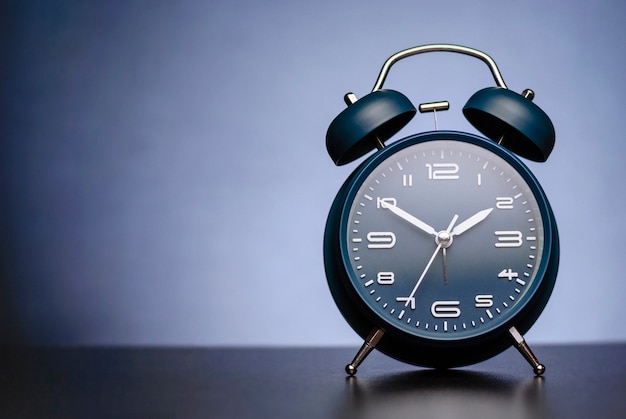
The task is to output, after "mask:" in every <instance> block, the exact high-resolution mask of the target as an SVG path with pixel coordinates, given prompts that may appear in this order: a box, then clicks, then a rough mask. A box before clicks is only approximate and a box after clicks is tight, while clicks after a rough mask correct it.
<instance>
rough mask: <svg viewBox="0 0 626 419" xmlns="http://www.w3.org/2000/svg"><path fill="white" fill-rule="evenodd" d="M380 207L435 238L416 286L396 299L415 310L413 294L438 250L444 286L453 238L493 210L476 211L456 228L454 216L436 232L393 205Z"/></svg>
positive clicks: (385, 202)
mask: <svg viewBox="0 0 626 419" xmlns="http://www.w3.org/2000/svg"><path fill="white" fill-rule="evenodd" d="M381 206H382V207H383V208H385V209H388V210H389V211H391V212H392V213H393V214H395V215H397V216H398V217H400V218H402V219H403V220H405V221H407V222H408V223H410V224H411V225H413V226H415V227H417V228H418V229H420V230H422V231H423V232H425V233H428V234H430V235H432V236H435V243H436V244H437V248H436V249H435V251H434V253H433V255H432V256H431V257H430V260H429V261H428V263H427V264H426V268H425V269H424V271H423V272H422V274H421V275H420V277H419V279H418V280H417V284H415V287H414V288H413V291H411V294H410V295H409V296H408V297H397V298H396V301H398V302H404V303H405V307H408V306H409V304H410V305H411V309H415V293H416V292H417V289H418V288H419V286H420V284H421V283H422V281H423V280H424V277H425V276H426V274H427V273H428V270H429V269H430V266H431V265H432V263H433V261H434V260H435V257H437V254H438V253H439V251H440V250H441V251H442V259H443V282H444V284H447V283H448V267H447V248H448V247H450V246H451V245H452V240H453V238H454V236H458V235H460V234H463V233H465V232H466V231H467V230H469V229H471V228H472V227H474V226H475V225H477V224H478V223H480V222H481V221H483V220H484V219H486V218H487V216H488V215H489V214H490V213H491V211H493V208H487V209H484V210H482V211H478V212H477V213H476V214H474V215H472V216H471V217H469V218H468V219H467V220H465V221H463V222H462V223H460V224H458V225H457V226H456V227H454V224H455V223H456V221H457V220H458V218H459V216H458V215H456V214H455V215H454V218H453V219H452V221H451V222H450V225H449V226H448V228H447V229H446V230H443V231H440V232H437V231H436V230H435V229H434V228H433V227H432V226H430V225H428V224H426V223H425V222H424V221H422V220H420V219H419V218H417V217H415V216H413V215H411V214H409V213H408V212H406V211H404V210H403V209H401V208H399V207H398V206H396V205H394V204H391V203H390V202H388V201H383V202H382V204H381ZM453 227H454V228H453Z"/></svg>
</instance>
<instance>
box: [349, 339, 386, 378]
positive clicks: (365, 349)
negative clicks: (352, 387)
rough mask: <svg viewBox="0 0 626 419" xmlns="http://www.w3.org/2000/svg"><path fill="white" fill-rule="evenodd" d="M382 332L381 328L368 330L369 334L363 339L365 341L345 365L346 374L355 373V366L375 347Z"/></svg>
mask: <svg viewBox="0 0 626 419" xmlns="http://www.w3.org/2000/svg"><path fill="white" fill-rule="evenodd" d="M384 334H385V332H384V331H383V330H382V329H373V330H372V331H371V332H370V334H369V335H368V336H367V339H365V342H363V345H362V346H361V349H359V351H358V352H357V353H356V355H355V356H354V359H353V360H352V362H351V363H349V364H348V365H346V373H348V375H351V376H352V375H354V374H356V369H357V367H358V366H359V365H361V362H363V360H364V359H365V358H366V357H367V356H368V355H369V354H370V352H372V349H374V348H375V347H376V345H377V344H378V341H379V340H380V338H382V337H383V335H384Z"/></svg>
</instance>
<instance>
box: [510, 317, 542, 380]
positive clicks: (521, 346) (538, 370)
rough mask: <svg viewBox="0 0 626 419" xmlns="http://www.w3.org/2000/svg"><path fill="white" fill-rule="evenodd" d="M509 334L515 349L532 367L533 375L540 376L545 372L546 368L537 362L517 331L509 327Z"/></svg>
mask: <svg viewBox="0 0 626 419" xmlns="http://www.w3.org/2000/svg"><path fill="white" fill-rule="evenodd" d="M509 334H510V335H511V337H512V338H513V341H514V342H515V347H516V348H517V350H518V351H519V352H520V353H521V354H522V356H523V357H524V358H525V359H526V361H528V363H529V364H530V365H531V366H532V367H533V371H534V372H535V375H542V374H543V373H544V372H546V367H545V366H544V365H543V364H541V363H540V362H539V360H538V359H537V357H536V356H535V354H534V353H533V351H532V350H531V349H530V346H528V344H527V343H526V341H525V340H524V337H523V336H522V334H521V333H520V332H518V331H517V329H516V328H515V327H511V328H510V329H509Z"/></svg>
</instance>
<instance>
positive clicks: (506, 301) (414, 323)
mask: <svg viewBox="0 0 626 419" xmlns="http://www.w3.org/2000/svg"><path fill="white" fill-rule="evenodd" d="M415 138H416V139H414V140H413V141H401V142H400V143H401V144H394V145H391V146H389V147H387V148H385V149H384V150H383V151H381V152H380V155H379V156H377V157H375V158H374V159H371V160H369V161H368V162H367V163H366V164H365V166H364V167H363V168H362V169H361V170H360V171H359V172H358V174H357V175H356V178H355V179H354V182H353V183H352V185H353V186H352V188H351V190H350V191H349V192H348V195H347V199H346V202H347V203H346V204H345V205H346V206H345V207H344V210H343V213H342V218H341V223H340V235H341V253H342V258H343V263H344V266H345V269H346V271H347V273H348V277H349V280H350V282H351V285H352V287H353V288H354V289H355V290H356V293H357V295H358V298H360V299H361V300H362V301H363V302H364V303H365V304H366V305H367V306H368V307H369V309H370V310H371V311H373V312H374V313H375V314H376V315H377V316H378V317H379V318H381V319H382V320H383V322H384V323H386V324H383V327H384V328H389V327H393V328H396V329H399V330H401V331H402V332H406V333H408V334H411V335H416V336H419V337H422V338H427V339H437V340H455V339H456V340H460V339H466V338H470V337H474V336H477V335H481V334H484V333H487V332H489V331H492V330H494V329H496V328H498V327H502V326H505V325H506V324H507V322H509V321H510V320H511V318H512V317H513V316H515V314H517V313H518V312H519V311H520V310H521V309H522V308H523V307H524V306H525V305H526V303H528V301H529V299H530V298H531V297H532V295H533V294H534V292H535V290H536V289H537V287H538V285H539V284H538V283H539V282H540V281H541V278H542V277H543V274H544V272H545V269H546V268H545V265H546V264H547V259H548V256H547V252H548V249H549V247H550V240H551V238H550V234H549V231H550V228H549V226H548V225H544V224H545V223H546V222H547V218H548V214H546V213H545V208H546V204H545V203H543V201H542V200H541V199H542V198H541V197H542V196H543V195H542V193H540V190H539V189H538V186H537V184H536V183H535V181H534V178H533V177H532V175H530V173H529V172H528V170H527V169H525V167H524V166H523V165H522V164H521V163H519V161H518V160H517V159H515V158H513V157H511V156H510V155H509V154H508V153H507V152H506V151H504V150H503V149H501V148H500V147H498V146H497V145H495V144H493V143H491V142H488V141H487V140H483V139H480V138H478V137H473V136H469V135H465V134H464V135H459V134H454V133H449V134H448V135H446V134H445V133H444V134H442V133H439V134H431V135H430V137H429V136H426V137H423V138H422V139H420V138H417V137H415ZM424 138H426V139H430V141H424ZM432 138H436V139H435V140H432ZM409 140H410V139H409ZM478 144H480V145H482V146H479V145H478ZM546 231H548V234H546Z"/></svg>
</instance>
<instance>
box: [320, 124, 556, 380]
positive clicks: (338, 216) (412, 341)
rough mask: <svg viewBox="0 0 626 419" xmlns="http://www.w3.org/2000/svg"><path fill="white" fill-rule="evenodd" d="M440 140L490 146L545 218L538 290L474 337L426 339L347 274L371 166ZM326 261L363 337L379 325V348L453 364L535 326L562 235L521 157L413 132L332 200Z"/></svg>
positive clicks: (360, 170) (411, 359)
mask: <svg viewBox="0 0 626 419" xmlns="http://www.w3.org/2000/svg"><path fill="white" fill-rule="evenodd" d="M438 139H441V140H444V139H445V140H457V141H465V142H469V143H472V144H475V145H478V146H481V147H484V148H487V149H489V150H490V151H492V152H494V153H496V154H497V155H499V156H500V157H502V158H503V159H505V160H506V161H507V162H508V163H510V164H511V165H512V166H513V167H514V168H516V169H517V170H518V172H519V173H520V174H521V175H522V176H523V178H524V179H525V180H526V182H527V183H528V184H529V186H530V187H531V189H532V191H533V193H534V194H535V196H536V198H537V201H538V203H539V207H540V211H541V213H542V216H543V219H544V235H545V237H544V250H543V251H544V253H543V257H542V262H541V266H540V268H539V270H538V272H537V277H536V279H535V281H534V283H533V287H534V290H532V292H530V293H529V294H528V295H527V296H526V300H525V303H524V304H520V306H519V308H517V309H516V310H517V311H514V312H513V313H512V314H511V317H510V319H509V320H508V321H506V322H505V323H503V324H502V325H500V326H499V327H497V328H495V329H492V330H490V331H487V332H484V333H482V334H477V335H476V336H473V337H470V338H462V339H445V340H444V339H442V340H438V339H428V338H423V337H420V336H417V335H412V334H409V333H408V332H405V331H402V330H400V329H398V328H397V327H396V326H394V325H393V324H391V323H389V322H388V321H386V320H385V319H384V318H383V317H381V316H379V315H378V314H376V313H374V312H373V311H372V310H371V309H370V308H369V307H368V306H367V305H366V303H365V302H364V301H363V300H362V299H361V297H360V296H359V295H358V293H357V291H356V290H355V288H354V286H353V285H352V282H351V279H350V276H349V273H348V270H349V265H348V259H347V255H346V254H345V251H346V249H347V243H346V241H347V234H346V226H345V223H346V220H347V217H348V212H349V209H350V206H351V204H352V201H353V200H354V199H355V194H356V192H357V190H358V189H359V187H360V185H361V183H362V182H363V181H364V180H365V178H366V177H367V175H368V174H369V173H371V172H372V170H374V169H375V168H376V167H377V166H378V165H379V164H380V163H381V162H383V161H384V160H385V159H387V158H388V157H389V156H391V155H392V154H394V153H395V152H397V151H399V150H401V149H403V148H405V147H408V146H411V145H413V144H416V143H419V142H424V141H432V140H438ZM324 262H325V270H326V277H327V281H328V286H329V288H330V291H331V294H332V296H333V298H334V300H335V303H336V304H337V307H338V308H339V311H340V312H341V314H342V315H343V317H344V318H345V320H346V321H347V322H348V323H349V324H350V326H351V327H352V328H353V329H354V330H355V331H356V332H357V334H358V335H359V336H360V337H361V338H362V339H366V337H367V336H368V335H369V334H370V332H371V331H372V330H373V329H376V328H380V329H382V330H384V332H385V333H384V336H383V337H382V339H381V340H380V342H378V344H377V345H376V349H378V350H379V351H381V352H383V353H384V354H386V355H388V356H390V357H392V358H395V359H398V360H400V361H403V362H407V363H410V364H413V365H418V366H423V367H430V368H453V367H460V366H465V365H470V364H474V363H477V362H480V361H483V360H486V359H488V358H491V357H493V356H495V355H497V354H499V353H500V352H502V351H504V350H505V349H507V348H508V347H510V346H511V345H512V344H513V340H512V338H511V336H510V334H509V333H508V330H509V328H511V327H513V326H514V327H516V328H517V330H518V331H519V332H520V333H522V334H524V333H526V332H527V331H528V330H529V329H530V328H531V327H532V325H533V324H534V323H535V321H536V320H537V318H538V317H539V315H540V314H541V312H542V311H543V309H544V307H545V306H546V304H547V302H548V299H549V298H550V295H551V293H552V290H553V288H554V284H555V281H556V276H557V270H558V265H559V237H558V231H557V226H556V221H555V217H554V213H553V211H552V208H551V207H550V204H549V202H548V199H547V198H546V195H545V193H544V191H543V189H542V188H541V186H540V184H539V182H538V181H537V180H536V178H535V177H534V175H533V174H532V172H531V171H530V170H529V169H528V168H527V167H526V165H525V164H524V163H523V162H522V161H521V160H520V159H519V158H517V157H516V156H515V155H513V154H512V153H511V152H510V151H509V150H507V149H506V148H504V147H502V146H500V145H498V144H496V143H495V142H493V141H491V140H488V139H485V138H482V137H479V136H476V135H473V134H469V133H463V132H456V131H434V132H425V133H420V134H415V135H412V136H409V137H406V138H404V139H401V140H398V141H396V142H394V143H392V144H389V145H388V146H387V147H385V148H383V149H382V150H380V151H378V152H376V153H375V154H373V155H372V156H370V157H369V158H368V159H367V160H365V161H364V162H363V163H362V164H361V165H359V166H358V167H357V168H356V169H355V171H354V172H353V173H352V174H351V175H350V176H349V177H348V179H347V180H346V181H345V182H344V184H343V186H342V187H341V189H340V190H339V192H338V194H337V196H336V197H335V200H334V201H333V204H332V206H331V209H330V213H329V215H328V219H327V222H326V230H325V233H324Z"/></svg>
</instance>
